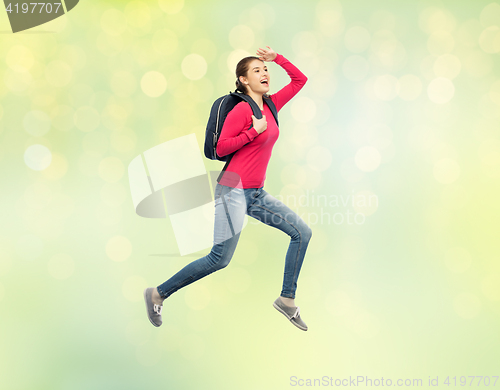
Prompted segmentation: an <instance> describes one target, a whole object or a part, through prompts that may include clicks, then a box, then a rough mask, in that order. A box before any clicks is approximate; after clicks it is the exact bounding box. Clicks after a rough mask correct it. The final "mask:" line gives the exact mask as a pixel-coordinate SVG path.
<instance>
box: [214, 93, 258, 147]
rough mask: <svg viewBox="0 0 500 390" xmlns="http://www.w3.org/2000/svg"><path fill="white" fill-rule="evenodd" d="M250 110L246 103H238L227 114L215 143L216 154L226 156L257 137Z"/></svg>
mask: <svg viewBox="0 0 500 390" xmlns="http://www.w3.org/2000/svg"><path fill="white" fill-rule="evenodd" d="M252 114H253V112H252V109H251V108H250V106H249V104H248V103H247V102H240V103H238V104H237V105H236V106H234V108H233V109H232V110H231V111H230V112H229V114H227V117H226V120H225V121H224V125H223V126H222V130H221V133H220V136H219V140H218V141H217V154H218V155H219V156H221V157H222V156H226V155H228V154H231V153H233V152H235V151H237V150H238V149H240V148H241V147H242V146H243V145H245V144H247V143H249V142H251V141H253V140H254V138H255V137H257V136H258V135H259V133H258V132H257V130H255V129H254V128H253V127H251V126H252V123H253V121H252Z"/></svg>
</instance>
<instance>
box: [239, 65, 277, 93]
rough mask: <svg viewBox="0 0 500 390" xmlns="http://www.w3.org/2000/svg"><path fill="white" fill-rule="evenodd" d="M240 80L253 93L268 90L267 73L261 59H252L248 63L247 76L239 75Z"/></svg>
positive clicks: (268, 80)
mask: <svg viewBox="0 0 500 390" xmlns="http://www.w3.org/2000/svg"><path fill="white" fill-rule="evenodd" d="M240 81H241V82H242V83H244V84H245V85H246V86H247V87H248V88H249V89H250V90H252V91H253V92H255V93H261V94H264V93H267V92H269V83H270V79H269V73H268V72H267V66H266V65H265V64H264V62H263V61H261V60H252V61H251V62H250V63H249V65H248V72H247V77H243V76H240Z"/></svg>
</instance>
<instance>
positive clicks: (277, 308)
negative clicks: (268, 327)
mask: <svg viewBox="0 0 500 390" xmlns="http://www.w3.org/2000/svg"><path fill="white" fill-rule="evenodd" d="M273 306H274V308H275V309H276V310H278V311H279V312H280V313H282V314H283V315H284V316H285V317H286V318H287V319H288V320H289V321H290V322H291V323H292V324H294V325H295V326H296V327H297V328H299V329H300V330H304V331H307V328H303V327H301V326H299V325H298V324H297V323H296V322H293V321H292V319H291V318H290V317H288V314H287V313H286V312H285V311H284V310H283V309H282V308H281V307H279V306H278V305H277V304H276V303H275V302H273Z"/></svg>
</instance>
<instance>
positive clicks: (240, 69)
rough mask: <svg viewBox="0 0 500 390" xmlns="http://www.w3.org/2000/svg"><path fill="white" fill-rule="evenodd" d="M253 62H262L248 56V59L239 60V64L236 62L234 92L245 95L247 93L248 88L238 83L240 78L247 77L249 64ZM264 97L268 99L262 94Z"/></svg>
mask: <svg viewBox="0 0 500 390" xmlns="http://www.w3.org/2000/svg"><path fill="white" fill-rule="evenodd" d="M253 60H259V61H262V60H261V59H260V58H258V57H255V56H250V57H245V58H243V59H241V60H240V62H238V65H236V83H235V84H236V90H237V91H240V92H243V93H244V94H245V95H246V94H247V92H248V87H247V86H246V85H245V84H243V83H242V82H241V81H240V76H243V77H247V73H248V67H249V64H250V62H251V61H253ZM262 62H264V61H262ZM264 97H268V95H267V94H264Z"/></svg>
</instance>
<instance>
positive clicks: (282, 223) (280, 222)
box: [247, 188, 312, 298]
mask: <svg viewBox="0 0 500 390" xmlns="http://www.w3.org/2000/svg"><path fill="white" fill-rule="evenodd" d="M259 190H260V192H258V193H257V195H256V196H255V199H254V200H253V202H252V203H251V204H250V206H249V207H248V210H247V212H248V215H249V216H251V217H253V218H255V219H257V220H259V221H261V222H263V223H265V224H266V225H269V226H272V227H274V228H276V229H279V230H281V231H283V232H285V233H286V234H288V235H289V236H290V237H291V240H290V245H289V246H288V251H287V253H286V257H285V272H284V275H283V287H282V290H281V296H282V297H288V298H295V292H296V290H297V280H298V278H299V273H300V269H301V267H302V263H303V261H304V257H305V254H306V250H307V246H308V244H309V240H310V239H311V237H312V230H311V228H310V227H309V226H308V225H307V224H306V223H305V222H304V221H303V220H302V218H300V217H299V216H298V215H297V214H296V213H295V212H294V211H293V210H291V209H290V208H289V207H288V206H286V205H285V204H284V203H282V202H280V201H279V200H277V199H276V198H275V197H273V196H272V195H270V194H269V193H268V192H266V191H265V190H264V189H263V188H262V189H259Z"/></svg>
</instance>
